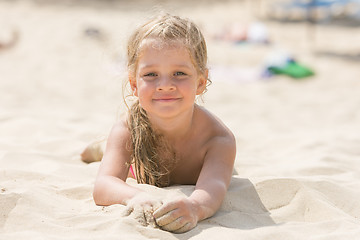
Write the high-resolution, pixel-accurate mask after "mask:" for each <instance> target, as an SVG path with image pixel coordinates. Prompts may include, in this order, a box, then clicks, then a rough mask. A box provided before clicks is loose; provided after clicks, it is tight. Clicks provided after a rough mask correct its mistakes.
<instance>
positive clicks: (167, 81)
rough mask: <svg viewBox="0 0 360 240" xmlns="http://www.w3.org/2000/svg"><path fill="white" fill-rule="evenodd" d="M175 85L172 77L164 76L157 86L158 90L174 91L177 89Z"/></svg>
mask: <svg viewBox="0 0 360 240" xmlns="http://www.w3.org/2000/svg"><path fill="white" fill-rule="evenodd" d="M175 88H176V87H175V85H174V83H173V81H172V80H171V78H169V77H162V78H160V79H159V82H158V85H157V87H156V90H157V91H173V90H175Z"/></svg>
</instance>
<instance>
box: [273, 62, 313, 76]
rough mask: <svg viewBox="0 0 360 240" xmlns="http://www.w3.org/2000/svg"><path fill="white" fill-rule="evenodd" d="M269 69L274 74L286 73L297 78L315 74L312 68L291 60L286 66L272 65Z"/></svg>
mask: <svg viewBox="0 0 360 240" xmlns="http://www.w3.org/2000/svg"><path fill="white" fill-rule="evenodd" d="M268 69H269V71H270V72H271V73H272V74H285V75H288V76H290V77H293V78H296V79H300V78H305V77H309V76H312V75H314V72H313V71H312V70H311V69H309V68H308V67H305V66H302V65H300V64H298V63H296V62H289V63H287V64H286V65H285V66H284V67H274V66H272V67H269V68H268Z"/></svg>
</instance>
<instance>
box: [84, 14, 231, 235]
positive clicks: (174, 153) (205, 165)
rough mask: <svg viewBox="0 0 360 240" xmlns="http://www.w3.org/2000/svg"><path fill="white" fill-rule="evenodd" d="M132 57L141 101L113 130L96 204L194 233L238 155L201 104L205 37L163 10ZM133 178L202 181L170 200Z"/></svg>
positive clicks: (140, 35)
mask: <svg viewBox="0 0 360 240" xmlns="http://www.w3.org/2000/svg"><path fill="white" fill-rule="evenodd" d="M127 57H128V72H129V78H128V83H129V84H130V87H131V90H132V91H133V95H134V96H135V97H137V101H136V102H135V103H134V104H133V105H132V106H131V108H130V109H129V112H128V117H127V119H124V120H122V121H119V122H117V123H116V124H115V125H114V126H113V128H112V130H111V132H110V135H109V137H108V141H107V145H106V150H105V152H104V155H103V158H102V161H101V165H100V168H99V172H98V176H97V178H96V182H95V187H94V193H93V196H94V200H95V203H96V204H97V205H104V206H106V205H111V204H123V205H126V206H128V208H129V209H130V212H131V210H134V209H141V210H142V211H143V212H144V215H147V216H151V218H153V220H154V221H155V223H156V224H157V225H158V226H159V227H160V228H161V229H163V230H166V231H171V232H175V233H181V232H186V231H188V230H190V229H192V228H194V227H195V226H196V225H197V223H198V222H199V221H201V220H203V219H206V218H208V217H211V216H212V215H213V214H214V213H215V212H216V211H217V210H218V209H219V207H220V205H221V203H222V201H223V199H224V196H225V194H226V191H227V188H228V186H229V183H230V179H231V175H232V170H233V165H234V159H235V153H236V149H235V139H234V136H233V134H232V133H231V131H230V130H229V129H228V128H227V127H226V126H225V125H224V124H223V123H222V122H221V121H220V120H219V119H218V118H216V117H215V116H214V115H212V114H211V113H210V112H208V111H207V110H206V109H204V108H203V107H200V106H198V105H197V104H196V103H195V99H196V96H197V95H201V94H203V93H204V92H205V91H206V89H207V84H208V83H209V80H208V69H207V65H206V64H207V50H206V43H205V40H204V37H203V35H202V33H201V32H200V30H199V28H198V27H197V26H196V25H195V24H194V23H192V22H191V21H189V20H186V19H183V18H180V17H177V16H172V15H169V14H165V15H160V16H158V17H156V18H154V19H152V20H151V21H149V22H147V23H145V24H144V25H142V26H141V27H139V28H138V29H137V30H136V31H135V33H134V34H133V35H132V36H131V37H130V39H129V42H128V47H127ZM89 151H91V147H90V146H89V147H88V148H87V149H86V150H85V151H84V152H83V154H82V157H83V160H85V161H86V160H88V159H86V158H87V157H88V156H89V155H91V154H89ZM88 161H89V160H88ZM127 177H132V178H135V179H137V182H138V183H146V184H151V185H155V186H157V187H167V186H171V185H176V184H182V185H184V184H192V185H196V186H195V190H194V192H192V194H191V195H190V196H189V197H183V198H181V199H169V200H167V201H164V199H158V198H156V197H154V196H151V195H150V194H147V193H145V192H144V191H142V190H140V189H138V188H136V187H134V186H130V185H129V184H127V183H126V179H127ZM145 213H147V214H145ZM148 213H150V215H149V214H148ZM149 221H150V220H149Z"/></svg>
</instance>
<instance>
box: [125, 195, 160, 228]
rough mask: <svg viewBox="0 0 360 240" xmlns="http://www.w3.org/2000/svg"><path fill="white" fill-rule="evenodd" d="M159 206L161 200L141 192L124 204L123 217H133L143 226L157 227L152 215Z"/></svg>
mask: <svg viewBox="0 0 360 240" xmlns="http://www.w3.org/2000/svg"><path fill="white" fill-rule="evenodd" d="M161 205H162V201H161V199H159V198H156V197H155V196H153V195H150V194H148V193H146V192H141V193H138V194H136V195H135V196H134V197H133V198H131V199H130V200H129V201H127V202H126V209H125V212H124V216H129V215H133V216H134V218H135V219H136V220H137V221H138V222H140V223H141V224H142V225H143V226H148V225H151V226H152V227H157V225H156V223H155V219H154V216H153V213H154V211H156V209H158V208H160V207H161Z"/></svg>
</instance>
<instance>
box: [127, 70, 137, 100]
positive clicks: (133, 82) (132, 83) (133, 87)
mask: <svg viewBox="0 0 360 240" xmlns="http://www.w3.org/2000/svg"><path fill="white" fill-rule="evenodd" d="M129 83H130V87H131V91H132V92H133V94H134V96H136V97H137V96H138V92H137V86H136V79H135V77H134V76H132V75H131V74H130V73H129Z"/></svg>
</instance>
